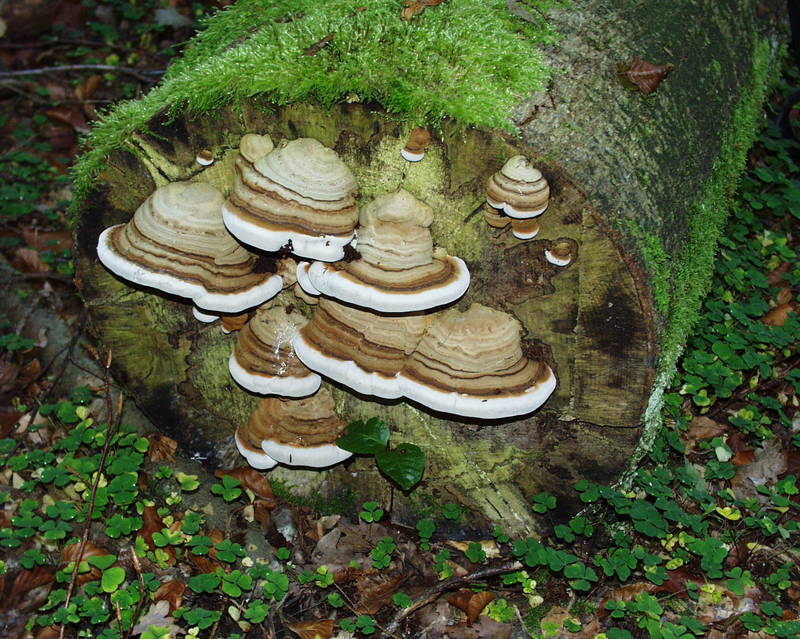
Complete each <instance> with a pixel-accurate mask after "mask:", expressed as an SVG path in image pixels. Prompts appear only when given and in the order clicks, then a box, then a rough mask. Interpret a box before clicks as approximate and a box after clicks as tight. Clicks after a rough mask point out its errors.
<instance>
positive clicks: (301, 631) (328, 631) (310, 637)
mask: <svg viewBox="0 0 800 639" xmlns="http://www.w3.org/2000/svg"><path fill="white" fill-rule="evenodd" d="M335 625H336V620H335V619H322V620H319V621H301V622H299V623H290V624H286V627H287V628H288V629H289V630H291V631H292V632H293V633H295V634H296V635H298V636H299V637H300V639H328V638H329V637H330V636H331V635H332V634H333V628H334V626H335Z"/></svg>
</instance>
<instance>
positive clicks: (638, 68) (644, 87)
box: [625, 56, 673, 95]
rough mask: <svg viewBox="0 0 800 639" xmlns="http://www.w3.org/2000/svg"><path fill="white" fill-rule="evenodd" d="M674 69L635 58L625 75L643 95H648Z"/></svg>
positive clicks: (666, 65)
mask: <svg viewBox="0 0 800 639" xmlns="http://www.w3.org/2000/svg"><path fill="white" fill-rule="evenodd" d="M672 68H673V67H672V65H671V64H663V65H662V64H653V63H652V62H648V61H647V60H644V59H642V58H640V57H639V56H635V57H634V58H633V61H632V62H631V63H630V65H629V66H628V70H627V71H625V75H626V76H627V78H628V80H630V81H631V82H633V83H634V84H635V85H636V86H637V87H638V88H639V90H640V91H641V92H642V93H644V94H645V95H647V94H649V93H652V92H653V91H655V90H656V89H657V88H658V85H659V84H661V81H662V80H663V79H664V78H665V77H666V75H667V74H668V73H669V72H670V71H672Z"/></svg>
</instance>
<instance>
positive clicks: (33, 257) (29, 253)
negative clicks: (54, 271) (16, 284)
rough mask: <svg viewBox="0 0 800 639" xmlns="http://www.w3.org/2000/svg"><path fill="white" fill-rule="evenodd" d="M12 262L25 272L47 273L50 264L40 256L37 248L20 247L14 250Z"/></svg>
mask: <svg viewBox="0 0 800 639" xmlns="http://www.w3.org/2000/svg"><path fill="white" fill-rule="evenodd" d="M12 264H13V265H14V267H15V268H17V269H18V270H20V271H22V272H23V273H47V272H48V271H49V270H50V265H49V264H46V263H45V262H43V261H42V259H41V258H40V257H39V253H38V251H36V250H35V249H30V248H24V247H20V248H18V249H16V250H15V251H14V258H13V259H12Z"/></svg>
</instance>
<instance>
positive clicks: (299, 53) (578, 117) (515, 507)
mask: <svg viewBox="0 0 800 639" xmlns="http://www.w3.org/2000/svg"><path fill="white" fill-rule="evenodd" d="M558 5H560V3H554V2H521V1H520V2H516V1H509V2H506V1H490V2H484V1H480V2H479V1H477V0H461V1H457V0H447V1H446V2H444V3H442V4H441V5H437V6H431V7H428V8H427V9H425V10H424V11H423V12H422V13H419V14H417V15H414V16H412V17H411V18H410V19H403V3H401V2H395V1H390V0H362V1H360V2H356V1H350V0H336V1H333V2H327V3H319V2H311V1H306V0H293V1H289V0H287V1H283V2H274V1H271V2H266V1H265V0H240V2H238V3H236V4H235V5H234V6H233V7H231V8H230V9H228V10H226V11H223V12H220V13H219V14H218V15H217V16H215V17H213V18H212V19H211V20H210V21H209V23H208V27H207V29H206V30H205V31H203V32H202V33H201V34H200V35H198V36H197V38H196V39H195V41H194V42H193V43H192V44H190V46H189V47H188V49H187V51H186V53H185V54H184V56H183V58H182V59H181V60H179V61H178V62H177V63H176V64H175V65H174V66H173V67H172V68H171V69H170V71H169V72H168V74H167V76H166V78H165V80H164V81H163V82H162V84H161V85H159V86H158V87H156V88H155V89H153V90H152V91H151V92H150V93H149V94H148V95H147V96H145V97H144V98H142V99H141V100H139V101H134V102H129V103H124V104H121V105H119V106H118V107H117V108H116V109H114V110H113V111H111V112H110V113H109V114H107V115H106V116H105V118H104V119H103V121H101V123H100V124H99V125H98V126H97V127H96V128H95V129H94V130H93V132H92V135H91V136H90V143H91V145H92V147H91V149H90V150H89V151H88V153H87V154H86V155H85V156H84V159H83V160H82V162H81V163H80V164H79V166H78V169H77V173H76V177H77V189H76V204H75V206H74V209H73V210H74V213H75V216H76V221H77V235H78V240H79V241H78V246H79V266H80V281H81V286H82V290H83V294H84V296H85V298H86V301H87V305H88V307H89V309H90V313H91V317H92V323H93V327H94V330H95V332H96V334H97V336H98V337H99V339H100V340H101V341H102V342H103V343H104V344H105V345H106V346H107V347H108V348H110V349H111V350H112V351H113V354H114V363H115V366H116V372H117V375H118V376H119V377H120V379H121V380H122V381H123V382H124V383H125V384H126V385H127V387H128V388H129V389H130V391H131V392H132V394H133V396H134V399H136V401H137V402H138V403H139V404H140V405H141V406H142V407H143V408H144V409H145V411H146V412H147V413H148V414H149V415H150V416H151V417H152V418H153V419H154V420H155V421H156V423H157V424H158V425H159V426H160V427H162V428H164V429H165V430H166V431H167V432H170V433H172V434H173V435H174V436H176V437H177V438H178V439H179V440H180V441H181V443H182V444H183V446H184V448H185V449H186V450H187V451H189V452H190V453H192V454H194V455H196V456H197V457H200V458H206V459H209V460H210V461H212V462H213V463H219V462H220V460H226V461H229V462H230V461H232V460H233V454H234V452H233V451H235V448H234V446H233V431H234V429H235V428H236V427H237V426H238V425H240V424H242V423H244V422H245V421H246V420H247V417H248V415H249V414H250V413H251V412H252V410H253V408H254V406H255V404H256V402H257V399H256V398H254V397H253V396H251V395H249V394H248V393H247V392H245V391H244V390H243V389H241V388H239V387H238V386H237V385H236V384H235V383H234V382H233V380H232V379H231V378H230V377H229V375H228V370H227V361H228V358H229V356H230V353H231V351H232V349H233V344H234V342H235V335H225V334H223V333H222V332H221V331H220V330H219V327H218V325H202V324H199V323H197V322H196V320H194V319H193V317H192V314H191V308H190V306H189V305H187V304H185V303H184V302H182V301H181V300H177V299H171V298H167V297H164V296H160V295H157V294H155V293H153V292H152V291H150V290H146V289H142V288H135V287H132V286H130V285H128V284H127V283H126V282H123V281H121V280H119V279H117V278H116V277H115V276H113V275H112V274H110V273H109V272H108V271H107V270H105V269H104V268H103V267H102V266H101V265H100V264H99V263H98V262H97V259H96V252H95V245H96V242H97V238H98V236H99V234H100V232H101V231H102V230H103V229H104V228H105V227H107V226H109V225H111V224H116V223H121V222H127V221H128V220H129V219H130V217H131V215H132V214H133V212H134V211H135V210H136V208H137V207H138V206H139V205H140V204H141V203H142V202H143V201H144V200H145V199H146V198H147V197H148V195H149V194H150V193H151V192H152V191H153V190H154V189H155V188H156V187H158V186H163V185H164V184H167V183H169V182H175V181H178V180H196V181H201V182H207V183H210V184H212V185H214V186H216V187H217V188H219V189H220V190H222V191H223V193H225V194H227V193H229V192H230V189H231V186H232V184H233V179H234V160H235V157H236V154H237V148H238V144H239V141H240V139H241V138H242V136H243V135H244V134H246V133H260V134H269V135H270V136H271V137H272V139H273V141H275V142H276V143H280V142H281V141H284V142H285V141H289V140H294V139H297V138H302V137H309V138H314V139H316V140H318V141H319V142H321V143H322V144H324V145H325V146H327V147H329V148H332V149H334V150H335V151H336V153H337V154H338V155H339V157H340V158H341V159H342V160H343V161H344V163H345V164H346V165H347V167H348V168H349V169H350V171H352V173H353V175H354V176H355V179H356V183H357V185H358V196H357V201H358V204H359V206H360V207H363V206H364V205H366V204H367V203H369V202H370V201H371V200H374V199H375V198H376V197H378V196H381V195H384V194H386V193H390V192H392V191H395V190H397V189H400V188H402V189H405V190H407V191H408V192H410V193H411V194H412V195H414V196H415V197H416V198H418V199H419V200H421V201H423V202H424V203H426V204H427V205H428V206H430V207H431V208H432V209H433V211H434V220H433V223H432V225H431V232H432V235H433V240H434V244H436V245H439V246H441V247H443V248H445V249H446V250H447V252H448V253H449V254H450V255H454V256H459V257H461V258H462V259H463V260H465V262H466V263H467V265H468V268H469V270H470V273H471V275H472V281H471V284H470V287H469V289H468V291H467V293H466V294H465V296H464V297H463V298H462V299H461V300H459V301H458V303H457V305H456V306H457V308H460V309H466V308H468V307H469V306H470V304H472V303H474V302H477V303H480V304H483V305H486V306H489V307H492V308H496V309H499V310H503V311H505V312H508V313H510V314H512V315H513V316H514V317H515V318H516V319H517V320H519V321H520V323H521V325H522V327H523V329H524V332H525V336H524V338H525V344H526V348H527V349H528V352H529V353H530V354H531V355H532V356H533V357H535V358H538V359H542V360H544V361H546V362H547V364H548V365H549V366H550V367H551V368H552V370H553V371H554V372H555V375H556V378H557V379H558V386H557V388H556V390H555V392H554V394H553V395H552V396H551V397H550V399H549V400H548V401H547V403H546V404H545V405H544V406H543V407H542V408H541V409H539V410H538V411H536V412H535V413H533V414H529V415H525V416H523V417H521V418H513V419H504V420H496V421H491V420H489V421H487V420H479V419H470V418H463V417H462V418H455V417H453V416H448V415H443V414H438V413H433V412H432V411H430V410H426V409H425V407H424V406H420V405H418V404H416V403H406V402H401V401H385V402H379V401H375V400H374V399H371V398H368V397H364V396H359V395H356V394H354V393H351V392H348V391H347V389H346V388H344V387H343V386H339V385H338V384H330V383H328V382H325V383H324V385H325V386H326V387H329V388H330V389H331V390H332V392H333V395H334V398H335V401H336V405H337V409H338V410H339V413H340V415H341V416H342V417H343V418H344V419H345V420H354V419H365V418H369V417H372V416H379V417H382V418H383V419H385V420H386V421H387V422H388V423H389V424H390V425H391V427H392V429H393V435H392V441H394V442H400V441H409V442H413V443H415V444H417V445H418V446H420V447H421V448H422V449H423V451H424V452H425V454H426V458H427V462H428V465H427V468H426V474H425V479H424V481H423V484H422V486H421V487H420V489H419V491H418V495H420V494H431V495H433V496H434V497H436V498H439V499H443V500H444V501H457V502H460V503H463V504H465V505H468V506H471V507H473V508H475V509H476V510H477V511H478V512H480V513H482V514H483V516H485V517H486V518H487V519H489V520H495V521H499V520H503V521H504V522H505V523H506V524H507V526H508V528H509V529H512V530H529V529H530V528H531V526H532V521H533V519H532V514H531V510H530V507H529V503H530V501H531V499H532V497H533V496H534V495H535V494H537V493H539V492H541V491H543V490H546V491H549V492H553V493H556V494H560V495H563V496H564V497H565V499H564V501H563V503H564V504H565V505H566V506H568V505H569V503H570V499H571V498H573V499H574V496H573V494H572V493H571V492H570V490H569V486H570V485H571V484H572V483H574V481H576V480H577V479H580V478H589V479H592V480H596V481H601V482H608V481H613V480H615V479H617V478H618V477H619V476H620V473H621V472H622V471H623V470H624V469H625V468H626V467H627V466H628V465H629V463H630V462H631V460H632V459H634V458H635V456H636V454H637V452H636V451H640V450H642V448H643V447H642V445H641V444H640V440H641V436H642V433H643V432H644V433H645V435H646V434H647V433H649V432H650V431H651V430H652V428H653V427H654V425H655V423H656V421H657V414H658V410H659V407H660V403H659V402H660V394H661V392H662V391H663V388H664V386H665V385H666V383H667V381H668V380H669V378H670V376H671V373H672V371H673V370H674V365H675V360H676V358H677V356H678V354H679V352H680V349H681V347H682V344H683V341H684V339H685V337H686V334H687V331H688V329H689V327H690V326H691V323H692V321H693V318H694V317H695V316H696V313H697V309H698V307H699V303H700V299H701V296H702V294H703V292H704V291H705V288H706V286H707V284H708V280H709V277H710V265H711V260H712V256H713V251H714V248H715V244H716V238H717V235H718V233H719V232H720V228H721V225H722V223H723V221H724V217H725V212H726V208H727V203H728V201H729V198H730V196H731V193H732V190H733V188H734V186H735V180H736V177H737V175H738V173H739V171H740V170H741V167H742V165H743V161H744V154H745V153H746V150H747V148H748V146H749V144H750V143H751V141H752V138H753V136H754V131H755V118H756V116H757V113H758V112H759V109H760V105H761V102H762V99H763V94H764V90H765V86H766V82H767V80H768V78H769V77H770V75H771V74H772V73H774V70H775V66H776V63H775V60H776V51H777V48H778V40H777V38H776V36H774V33H777V32H778V28H777V23H778V18H779V16H780V13H779V8H780V6H781V3H778V2H770V3H766V4H764V3H762V5H763V6H762V5H760V6H762V10H765V11H766V12H764V11H759V12H757V11H756V6H755V3H754V2H746V1H744V0H738V1H737V0H725V1H722V2H719V1H714V2H712V1H711V0H706V1H699V2H690V1H688V0H685V1H679V2H676V3H670V6H669V8H666V7H665V8H663V9H662V8H659V7H653V6H652V4H651V3H646V2H627V1H626V2H623V1H622V0H618V1H613V2H591V1H583V2H581V1H576V2H572V3H570V7H569V8H566V9H565V8H562V7H560V6H558ZM545 16H546V18H545ZM676 25H680V34H681V35H680V38H678V37H677V36H674V35H673V34H674V33H676V29H678V27H677V26H676ZM634 56H639V57H642V58H646V59H650V60H652V61H654V62H659V63H670V64H672V65H673V69H672V71H671V73H670V74H669V75H668V76H667V77H666V78H665V79H664V80H663V82H662V83H661V84H660V85H659V87H658V88H657V89H656V91H655V92H654V93H652V94H650V95H644V94H642V93H641V92H639V91H637V90H635V89H631V88H629V87H627V86H625V83H624V82H622V80H621V78H620V70H619V68H618V66H617V63H625V62H630V61H631V60H632V59H633V58H634ZM418 126H425V127H427V128H428V129H429V130H430V131H432V133H433V135H432V141H431V143H430V145H429V146H428V148H427V151H426V154H425V157H424V159H422V160H421V161H419V162H408V161H407V160H405V159H404V158H403V157H402V156H401V150H402V149H403V148H404V146H405V145H406V143H407V141H408V138H409V135H410V134H411V132H412V130H413V129H414V128H415V127H418ZM200 152H203V157H210V158H212V159H213V163H212V164H211V165H210V166H204V165H201V164H199V163H198V162H197V160H196V158H197V156H198V153H200ZM515 155H523V156H525V157H527V158H529V159H530V160H531V162H532V164H533V165H534V166H536V167H537V168H538V169H539V170H540V171H541V173H542V174H543V175H544V177H545V178H546V179H547V181H548V182H549V185H550V204H549V207H548V209H547V211H546V212H545V213H544V214H543V215H542V216H541V218H537V219H540V220H541V221H540V230H539V233H538V235H536V237H535V238H533V239H530V240H520V239H517V238H516V237H514V236H513V235H512V233H511V231H510V229H509V228H508V227H505V228H494V227H492V226H489V225H488V224H487V223H486V222H485V221H484V215H483V210H482V208H483V206H484V203H485V200H486V184H487V181H488V179H489V178H490V177H491V176H492V175H494V174H495V173H496V172H497V171H498V170H500V169H501V167H502V166H503V164H504V163H505V162H506V161H507V160H508V159H509V158H511V157H512V156H515ZM557 245H560V246H562V247H567V250H568V251H569V252H570V254H571V256H572V259H571V261H570V263H569V264H568V265H567V266H557V265H554V264H552V263H551V262H549V261H548V260H547V259H546V257H545V251H547V250H549V249H552V248H554V247H556V246H557ZM277 303H278V304H279V305H286V306H294V307H296V308H298V309H300V310H301V312H304V313H306V314H307V315H310V314H311V313H312V312H313V311H312V310H311V309H310V308H308V307H307V306H306V305H305V302H303V301H302V300H299V299H297V298H296V297H295V296H294V295H293V294H292V293H291V291H288V290H287V291H284V292H283V293H281V294H280V295H279V297H278V299H277ZM645 415H647V417H646V418H645ZM645 444H646V437H645ZM637 445H638V448H637ZM271 472H273V473H276V475H275V476H277V477H280V478H281V479H282V480H283V481H285V482H286V483H287V484H289V485H290V486H294V487H297V488H303V487H304V488H305V489H308V488H309V486H314V487H319V486H322V487H324V488H325V490H327V491H329V492H337V491H342V490H344V489H347V488H350V489H353V490H355V492H356V494H357V496H358V497H359V498H360V499H366V498H368V497H369V498H378V499H382V498H386V495H385V494H384V493H385V491H386V490H387V485H386V483H385V482H384V481H383V480H381V479H380V478H379V477H377V473H376V472H375V470H374V468H373V467H372V466H371V465H370V464H367V463H366V462H365V461H364V460H358V461H355V462H348V465H347V466H346V467H345V468H339V469H338V470H334V471H331V472H330V473H311V472H310V471H302V470H294V469H281V468H278V469H276V470H273V471H271ZM415 501H419V499H418V497H414V496H412V499H411V500H410V501H409V502H407V503H409V504H412V505H413V502H415Z"/></svg>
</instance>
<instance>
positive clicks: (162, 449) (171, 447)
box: [147, 433, 178, 463]
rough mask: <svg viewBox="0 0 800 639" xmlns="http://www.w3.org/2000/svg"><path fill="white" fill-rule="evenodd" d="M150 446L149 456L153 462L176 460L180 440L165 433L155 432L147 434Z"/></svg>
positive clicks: (148, 449)
mask: <svg viewBox="0 0 800 639" xmlns="http://www.w3.org/2000/svg"><path fill="white" fill-rule="evenodd" d="M147 440H148V441H149V442H150V446H149V447H148V448H147V458H148V459H149V460H150V461H151V462H156V463H158V462H162V461H166V462H174V461H175V451H176V450H177V449H178V442H176V441H175V440H174V439H172V438H171V437H167V436H166V435H164V434H163V433H153V434H152V435H148V436H147Z"/></svg>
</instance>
